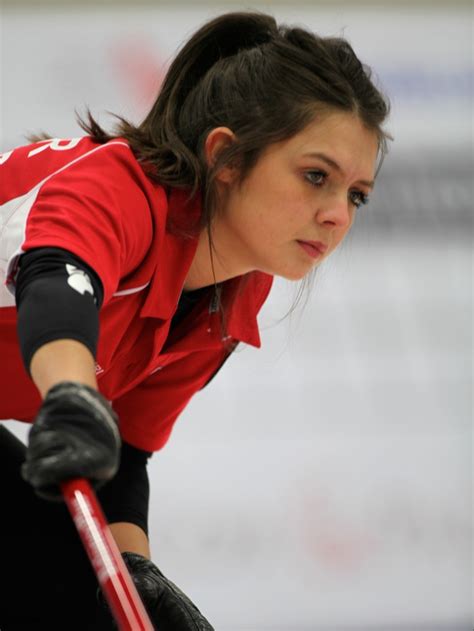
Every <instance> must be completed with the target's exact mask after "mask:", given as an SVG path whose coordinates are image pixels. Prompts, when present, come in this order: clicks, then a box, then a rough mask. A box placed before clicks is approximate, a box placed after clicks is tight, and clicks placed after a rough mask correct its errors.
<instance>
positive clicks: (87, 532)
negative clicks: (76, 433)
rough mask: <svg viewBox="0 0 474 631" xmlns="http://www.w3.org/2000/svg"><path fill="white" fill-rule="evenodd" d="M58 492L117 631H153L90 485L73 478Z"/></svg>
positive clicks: (62, 485)
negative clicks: (117, 628)
mask: <svg viewBox="0 0 474 631" xmlns="http://www.w3.org/2000/svg"><path fill="white" fill-rule="evenodd" d="M61 491H62V493H63V497H64V500H65V502H66V504H67V507H68V509H69V512H70V513H71V517H72V519H73V521H74V524H75V525H76V528H77V531H78V533H79V536H80V537H81V540H82V543H83V545H84V548H85V549H86V552H87V555H88V557H89V559H90V562H91V563H92V567H93V568H94V572H95V574H96V576H97V580H98V581H99V585H100V586H101V588H102V591H103V593H104V595H105V597H106V599H107V602H108V603H109V607H110V609H111V611H112V613H113V616H114V618H115V620H116V622H117V624H118V627H119V629H120V631H153V630H154V627H153V625H152V623H151V621H150V618H149V617H148V614H147V612H146V611H145V608H144V606H143V603H142V601H141V599H140V596H139V595H138V592H137V590H136V588H135V585H134V583H133V580H132V578H131V576H130V574H129V572H128V569H127V566H126V565H125V563H124V560H123V559H122V555H121V554H120V551H119V549H118V548H117V544H116V543H115V540H114V538H113V535H112V533H111V531H110V528H109V526H108V524H107V521H106V519H105V515H104V513H103V511H102V508H101V506H100V504H99V502H98V500H97V498H96V495H95V493H94V491H93V489H92V487H91V485H90V484H89V482H88V481H87V480H85V479H84V478H75V479H73V480H68V481H66V482H63V483H62V484H61Z"/></svg>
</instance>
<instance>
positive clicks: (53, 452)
mask: <svg viewBox="0 0 474 631" xmlns="http://www.w3.org/2000/svg"><path fill="white" fill-rule="evenodd" d="M117 420H118V419H117V415H116V414H115V412H114V411H113V410H112V408H111V406H110V404H109V403H108V401H107V400H106V399H105V398H104V397H103V396H102V395H101V394H100V393H99V392H97V391H96V390H94V389H93V388H91V387H89V386H86V385H84V384H81V383H76V382H74V381H62V382H61V383H58V384H56V385H55V386H54V387H52V388H51V389H50V390H49V391H48V393H47V395H46V398H45V399H44V401H43V404H42V406H41V408H40V410H39V412H38V415H37V417H36V420H35V423H34V425H33V427H32V428H31V430H30V433H29V437H28V448H27V450H26V460H25V462H24V464H23V465H22V468H21V474H22V476H23V478H24V479H25V480H26V481H27V482H29V483H30V484H31V485H32V486H33V487H34V489H35V491H36V494H37V495H39V496H40V497H43V498H45V499H49V500H61V499H62V494H61V490H60V488H59V483H60V482H63V481H65V480H67V479H69V478H75V477H80V478H87V479H88V480H89V481H90V482H91V484H92V485H93V486H94V487H95V488H99V487H100V486H102V484H104V483H105V482H106V481H107V480H110V478H112V477H113V476H114V475H115V473H116V472H117V469H118V466H119V460H120V434H119V431H118V427H117Z"/></svg>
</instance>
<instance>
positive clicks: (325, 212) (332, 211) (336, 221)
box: [316, 192, 354, 229]
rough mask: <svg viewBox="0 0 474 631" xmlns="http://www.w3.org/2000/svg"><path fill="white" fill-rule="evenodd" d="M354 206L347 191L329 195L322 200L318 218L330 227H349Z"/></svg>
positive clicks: (317, 214)
mask: <svg viewBox="0 0 474 631" xmlns="http://www.w3.org/2000/svg"><path fill="white" fill-rule="evenodd" d="M353 214H354V213H353V207H352V205H351V204H350V202H349V199H348V197H347V193H346V192H339V193H334V194H332V195H328V196H327V197H325V199H323V200H321V201H320V204H319V209H318V212H317V213H316V219H317V221H318V222H319V223H322V224H324V225H325V226H326V227H328V228H331V227H333V228H339V229H341V228H343V229H344V228H349V227H350V226H351V224H352V219H353Z"/></svg>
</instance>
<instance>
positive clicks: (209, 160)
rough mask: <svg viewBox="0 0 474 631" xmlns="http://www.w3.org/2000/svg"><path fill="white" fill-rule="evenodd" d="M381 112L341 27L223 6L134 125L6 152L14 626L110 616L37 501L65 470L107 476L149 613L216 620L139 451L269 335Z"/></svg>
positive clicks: (68, 528) (101, 484) (0, 331)
mask: <svg viewBox="0 0 474 631" xmlns="http://www.w3.org/2000/svg"><path fill="white" fill-rule="evenodd" d="M387 114H388V104H387V101H386V100H385V98H384V97H383V96H382V95H381V94H380V92H379V91H378V90H377V89H376V87H375V86H374V85H373V83H372V81H371V75H370V70H369V69H368V68H367V67H366V66H363V65H362V64H361V63H360V61H359V60H358V59H357V57H356V55H355V54H354V52H353V50H352V48H351V47H350V45H349V44H348V43H347V41H345V40H344V39H339V38H323V37H319V36H317V35H315V34H313V33H310V32H308V31H306V30H303V29H301V28H289V27H284V26H278V25H277V24H276V22H275V20H274V19H273V18H272V17H270V16H267V15H264V14H260V13H229V14H226V15H223V16H221V17H218V18H216V19H214V20H212V21H210V22H208V23H207V24H205V25H204V26H203V27H202V28H201V29H200V30H198V31H197V32H196V34H195V35H194V36H193V37H192V38H191V39H190V40H189V41H188V42H187V43H186V44H185V46H184V47H183V48H182V50H181V51H180V52H179V54H178V55H177V57H176V58H175V60H174V62H173V63H172V64H171V67H170V69H169V71H168V74H167V76H166V78H165V81H164V84H163V86H162V88H161V90H160V93H159V95H158V98H157V100H156V102H155V104H154V106H153V107H152V109H151V111H150V113H149V114H148V115H147V117H146V118H145V120H144V121H143V122H142V123H141V124H140V125H139V126H134V125H132V124H130V123H128V122H127V121H125V120H123V119H120V120H119V123H118V126H117V128H116V129H115V131H114V132H113V133H110V134H109V133H107V132H105V131H104V130H103V129H102V128H101V127H100V126H99V125H98V124H97V123H96V121H95V120H94V119H93V118H92V116H91V115H90V113H89V114H88V120H87V121H81V126H82V128H83V129H84V130H85V132H86V133H87V135H86V136H84V137H81V138H73V139H64V140H62V139H43V140H40V141H37V142H34V143H33V144H30V145H27V146H24V147H20V148H17V149H14V150H13V151H9V152H6V153H4V154H3V155H2V156H0V165H1V166H0V170H1V183H2V184H1V188H0V204H1V206H0V213H1V221H2V223H1V225H2V228H1V241H0V270H1V273H2V274H3V283H2V285H3V286H2V287H1V289H0V292H1V293H0V300H1V302H0V305H1V311H0V313H1V324H0V355H1V357H2V362H1V366H0V370H1V378H0V383H1V387H2V396H1V400H0V418H4V419H8V418H16V419H20V420H23V421H27V422H32V423H33V422H34V425H33V428H32V430H31V432H30V435H29V443H28V448H27V449H26V453H24V448H23V446H22V445H21V444H20V443H19V442H18V441H17V440H16V439H15V438H14V437H13V436H12V435H10V434H9V433H7V432H6V430H4V431H3V432H1V433H0V468H1V475H2V485H1V489H2V491H1V493H2V495H3V497H2V498H1V500H2V507H3V508H4V510H5V513H4V515H5V517H3V518H2V520H0V521H1V526H0V528H1V529H2V533H3V534H4V537H3V538H2V543H3V547H4V553H3V554H2V563H1V564H0V567H1V570H0V573H1V575H0V576H1V578H0V580H1V581H2V586H1V590H0V593H1V594H2V602H1V603H0V628H2V630H3V631H9V630H10V629H11V630H16V629H26V628H45V629H46V628H47V629H55V628H58V629H59V628H61V629H65V628H67V629H69V630H70V629H75V628H78V629H82V630H83V629H94V628H100V629H107V628H109V627H112V622H111V620H110V616H109V614H108V612H107V610H106V608H105V607H103V606H102V605H98V604H97V600H96V590H97V583H96V582H95V579H94V576H93V575H92V571H91V570H90V567H89V563H88V560H87V558H86V557H85V554H84V553H83V552H82V549H81V545H80V543H79V542H78V541H77V537H76V534H75V532H74V528H73V526H72V524H71V523H70V519H69V517H68V515H67V514H66V509H65V507H64V505H62V504H61V503H59V502H56V503H54V502H47V501H44V498H46V499H50V500H51V499H52V500H54V499H58V498H59V491H58V484H59V483H60V481H62V480H64V479H66V478H68V477H71V476H81V477H87V478H89V479H90V480H91V481H92V482H93V483H94V484H95V486H96V487H97V488H98V495H99V499H100V501H101V502H102V504H103V507H104V509H105V512H106V515H107V517H108V519H109V521H110V522H111V527H112V530H113V533H114V536H115V538H116V540H117V543H118V545H119V548H120V549H121V551H122V552H123V555H124V558H125V559H126V562H127V564H128V566H129V568H130V571H131V573H132V575H133V577H134V580H135V581H136V583H137V586H138V589H139V591H140V593H141V595H142V597H143V599H144V602H145V604H146V606H147V608H148V610H149V612H150V615H151V617H152V619H153V620H154V622H155V623H156V625H157V627H158V628H159V629H160V630H162V631H166V630H171V629H172V630H173V631H191V630H194V631H196V629H199V630H205V629H212V627H211V625H210V624H209V622H207V621H206V620H205V618H204V617H203V615H202V614H201V613H200V612H199V611H198V609H197V608H196V607H195V606H194V605H193V604H192V603H191V601H190V600H189V599H188V598H187V597H186V596H185V595H184V594H183V593H182V592H181V591H180V590H179V589H178V588H177V587H176V586H175V585H173V584H172V583H171V582H170V581H168V579H166V578H165V577H164V576H163V574H162V573H161V572H160V571H159V570H158V568H157V567H156V565H154V563H153V562H152V561H151V559H150V552H149V547H148V540H147V510H148V478H147V474H146V462H147V458H148V457H149V456H150V455H151V453H152V452H154V451H157V450H159V449H161V448H162V447H163V446H164V445H165V443H166V442H167V440H168V438H169V436H170V432H171V430H172V427H173V424H174V422H175V421H176V418H177V417H178V416H179V414H180V412H181V411H182V410H183V409H184V407H185V406H186V405H187V403H188V402H189V400H190V399H191V397H192V396H193V394H195V393H196V392H197V391H198V390H200V389H201V388H204V387H205V386H206V384H207V383H208V382H209V381H210V380H211V379H212V377H213V376H214V375H215V374H216V373H217V372H218V370H219V369H220V368H221V367H222V365H223V364H224V363H225V361H226V359H227V358H228V357H229V355H230V354H231V353H232V351H233V350H234V349H235V347H236V346H237V344H239V343H241V342H243V343H246V344H250V345H253V346H255V347H259V346H260V338H259V331H258V325H257V314H258V312H259V310H260V308H261V307H262V305H263V303H264V302H265V300H266V298H267V296H268V294H269V291H270V288H271V285H272V280H273V277H274V276H281V277H283V278H286V279H289V280H292V281H296V280H300V279H305V278H307V277H309V276H310V275H311V273H312V272H313V271H314V270H315V269H316V268H317V266H318V265H320V263H321V262H322V261H324V260H325V259H326V258H327V257H328V256H329V255H330V254H331V253H332V252H333V251H334V250H335V248H337V246H338V245H339V244H340V243H341V241H342V240H343V239H344V237H345V236H346V234H347V232H348V231H349V230H350V228H351V226H352V224H353V222H354V219H355V216H356V213H357V209H358V208H359V207H360V206H361V205H363V204H365V203H366V202H367V198H368V195H369V193H370V190H371V188H372V186H373V181H374V178H375V175H376V172H377V170H378V165H380V161H381V158H383V156H384V154H385V152H386V144H387V138H388V136H387V134H386V132H384V131H383V129H382V124H383V122H384V121H385V119H386V117H387ZM20 471H21V475H20ZM99 600H100V598H99ZM25 602H27V603H28V607H25V606H24V603H25Z"/></svg>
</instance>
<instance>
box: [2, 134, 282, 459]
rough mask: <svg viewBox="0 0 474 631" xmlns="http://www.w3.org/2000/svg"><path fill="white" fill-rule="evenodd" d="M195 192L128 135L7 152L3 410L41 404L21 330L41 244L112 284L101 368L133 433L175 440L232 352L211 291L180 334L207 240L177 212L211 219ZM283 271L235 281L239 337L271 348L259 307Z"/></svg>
mask: <svg viewBox="0 0 474 631" xmlns="http://www.w3.org/2000/svg"><path fill="white" fill-rule="evenodd" d="M185 198H186V196H185V193H184V192H181V191H178V190H174V191H173V192H172V193H171V194H170V195H167V193H166V190H165V189H164V188H163V187H161V186H159V185H156V184H154V183H152V182H151V180H150V179H149V178H148V177H147V176H146V175H145V173H144V171H143V169H142V167H141V166H140V164H139V163H138V162H137V160H136V159H135V157H134V155H133V153H132V152H131V150H130V148H129V146H128V144H127V142H126V141H125V140H123V139H115V140H112V141H110V142H108V143H106V144H103V145H100V144H97V143H94V142H93V141H92V140H91V139H90V138H89V137H84V138H74V139H68V140H59V139H54V140H49V141H42V142H40V143H35V144H32V145H28V146H24V147H19V148H17V149H15V150H13V151H12V152H7V153H4V154H0V278H1V279H2V283H0V357H1V361H0V387H1V391H0V419H8V418H15V419H18V420H23V421H27V422H32V421H33V420H34V417H35V415H36V413H37V410H38V407H39V405H40V402H41V399H40V396H39V393H38V391H37V389H36V387H35V385H34V384H33V382H32V381H31V379H30V378H29V376H28V374H27V372H26V370H25V368H24V366H23V363H22V359H21V355H20V350H19V345H18V340H17V335H16V308H15V300H14V291H15V278H16V273H17V269H18V268H17V263H18V259H19V257H20V256H21V254H22V253H23V252H25V251H27V250H29V249H31V248H35V247H40V246H51V247H61V248H64V249H66V250H69V251H70V252H72V253H73V254H75V255H77V256H79V257H80V258H81V259H83V260H84V261H85V262H86V263H87V264H88V265H90V266H91V267H92V268H93V269H94V270H95V271H96V272H97V274H98V276H99V278H100V279H101V281H102V284H103V286H104V302H103V305H102V308H101V311H100V335H99V344H98V349H97V358H96V360H97V365H96V373H97V380H98V386H99V390H100V391H101V392H102V393H103V394H104V396H105V397H106V398H107V399H108V400H109V401H111V402H112V404H113V407H114V409H115V410H116V411H117V413H118V415H119V419H120V430H121V434H122V437H123V438H124V440H126V441H127V442H129V443H130V444H132V445H134V446H136V447H138V448H141V449H145V450H148V451H156V450H158V449H160V448H161V447H163V445H164V444H165V443H166V442H167V440H168V438H169V435H170V432H171V430H172V427H173V424H174V422H175V421H176V419H177V417H178V416H179V414H180V412H181V411H182V410H183V409H184V408H185V406H186V405H187V403H188V402H189V400H190V399H191V397H192V396H193V394H195V392H197V391H198V390H199V389H201V388H202V387H203V386H204V385H205V384H206V383H207V382H208V381H209V379H210V378H211V377H212V375H213V374H214V373H215V372H216V371H217V370H218V369H219V367H220V366H221V365H222V363H223V361H224V360H225V359H226V357H227V356H228V351H226V350H225V347H224V344H223V340H222V339H221V333H220V331H221V329H220V320H219V314H218V313H211V312H210V311H211V310H210V309H209V304H208V300H207V299H206V298H203V300H201V301H200V302H199V303H198V304H197V305H196V306H195V307H194V310H193V311H192V313H191V314H189V317H186V318H184V320H183V321H181V322H180V323H179V324H178V326H177V327H176V329H173V331H172V332H171V334H170V335H168V332H169V327H170V323H171V319H172V317H173V314H174V312H175V310H176V306H177V304H178V301H179V297H180V295H181V292H182V288H183V284H184V282H185V278H186V276H187V273H188V270H189V267H190V265H191V262H192V260H193V257H194V253H195V251H196V247H197V238H189V237H188V238H184V237H181V236H176V235H175V234H173V233H172V232H171V230H170V227H169V226H170V224H171V222H170V220H171V219H172V221H173V223H174V225H178V226H179V225H182V226H184V225H190V224H191V223H193V222H195V221H196V220H197V219H198V218H199V216H200V213H201V207H200V203H199V201H194V202H193V203H191V204H189V203H186V201H185ZM244 278H245V280H248V282H247V283H246V284H245V285H241V282H242V281H243V280H244ZM272 281H273V277H272V276H270V275H268V274H264V273H261V272H252V273H250V274H247V275H246V277H243V276H242V277H237V278H234V279H231V280H229V281H226V282H225V283H223V291H222V297H221V299H222V302H223V304H224V307H225V308H226V310H227V312H228V324H227V331H228V335H229V337H230V338H231V340H230V341H240V342H244V343H247V344H250V345H252V346H255V347H258V348H259V347H260V337H259V331H258V325H257V314H258V312H259V310H260V308H261V306H262V305H263V303H264V302H265V299H266V298H267V296H268V294H269V291H270V289H271V285H272ZM240 287H242V291H240V292H239V288H240Z"/></svg>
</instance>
